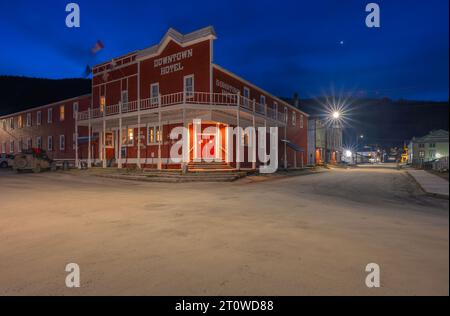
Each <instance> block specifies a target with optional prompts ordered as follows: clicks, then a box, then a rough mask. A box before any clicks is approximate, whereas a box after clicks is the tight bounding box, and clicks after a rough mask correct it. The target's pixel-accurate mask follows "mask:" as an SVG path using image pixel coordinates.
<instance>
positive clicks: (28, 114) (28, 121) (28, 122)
mask: <svg viewBox="0 0 450 316" xmlns="http://www.w3.org/2000/svg"><path fill="white" fill-rule="evenodd" d="M31 124H32V123H31V113H27V122H26V125H27V127H31Z"/></svg>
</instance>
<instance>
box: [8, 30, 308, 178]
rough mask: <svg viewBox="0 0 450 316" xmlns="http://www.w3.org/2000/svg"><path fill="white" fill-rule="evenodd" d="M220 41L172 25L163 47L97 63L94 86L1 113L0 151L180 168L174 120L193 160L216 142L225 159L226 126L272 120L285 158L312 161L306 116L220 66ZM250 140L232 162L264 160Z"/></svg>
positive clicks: (209, 33) (292, 162)
mask: <svg viewBox="0 0 450 316" xmlns="http://www.w3.org/2000/svg"><path fill="white" fill-rule="evenodd" d="M215 40H216V34H215V32H214V29H213V28H212V27H207V28H204V29H200V30H198V31H195V32H192V33H189V34H186V35H183V34H180V33H179V32H177V31H175V30H174V29H169V31H168V32H167V33H166V34H165V36H164V37H163V39H162V40H161V42H160V43H159V44H157V45H155V46H152V47H149V48H146V49H143V50H139V51H135V52H132V53H129V54H126V55H124V56H121V57H118V58H114V59H113V60H110V61H108V62H105V63H102V64H99V65H96V66H95V67H93V79H92V93H91V94H90V95H84V96H80V97H76V98H73V99H69V100H63V101H60V102H57V103H54V104H49V105H45V106H40V107H37V108H34V109H30V110H27V111H23V112H19V113H14V114H10V115H6V116H3V117H0V124H1V126H0V144H1V151H2V153H17V152H18V151H20V150H21V149H23V148H30V147H41V148H43V149H45V150H47V152H48V155H49V156H50V157H51V158H53V159H55V160H68V161H69V162H71V163H73V164H74V165H78V162H80V161H83V162H86V163H87V164H88V165H89V166H91V165H98V166H102V167H107V166H114V167H119V168H121V167H123V166H128V165H135V166H137V167H149V168H150V167H151V168H163V169H164V168H180V164H179V163H174V162H172V161H171V159H170V156H169V152H170V148H171V146H172V144H173V143H174V142H175V141H176V140H171V139H170V136H169V134H170V131H171V130H172V128H174V127H176V126H184V127H186V128H188V129H189V159H190V160H191V161H198V160H201V157H199V155H200V156H201V149H203V148H204V146H206V145H207V144H210V143H211V142H214V144H215V146H214V147H213V149H212V150H213V152H210V154H212V155H214V156H215V158H216V159H217V160H226V158H225V157H227V152H228V151H229V150H230V148H229V143H230V141H229V140H228V137H227V135H226V133H225V128H226V127H227V126H230V127H236V126H240V127H243V128H246V127H249V126H253V127H261V126H266V127H278V128H279V146H278V148H279V159H278V161H279V165H280V167H295V166H301V165H303V164H306V163H307V157H308V154H307V152H306V150H307V130H308V128H307V124H308V115H307V114H305V113H304V112H302V111H300V110H299V109H297V108H295V107H294V106H292V105H290V104H288V103H286V102H284V101H282V100H280V99H279V98H277V97H275V96H273V95H271V94H270V93H268V92H266V91H264V90H263V89H261V88H258V87H256V86H255V85H253V84H252V83H250V82H248V81H246V80H244V79H242V78H240V77H238V76H237V75H235V74H233V73H231V72H230V71H228V70H225V69H223V68H222V67H220V66H218V65H216V64H215V63H214V62H213V56H214V54H213V48H214V45H213V44H214V41H215ZM194 120H201V122H202V123H201V126H198V124H193V122H194ZM207 127H216V128H215V129H214V132H212V133H211V132H210V130H211V129H208V130H209V132H208V133H205V132H204V131H205V128H207ZM76 135H78V137H76ZM195 135H197V137H196V136H195ZM233 137H234V139H233V144H236V141H235V138H236V136H233ZM245 137H246V136H243V139H244V142H245V141H247V142H248V139H247V140H246V139H245ZM244 148H245V149H244V151H245V155H244V157H245V159H246V160H245V162H241V163H235V162H234V161H236V160H235V159H233V161H225V162H227V163H229V164H230V165H232V166H234V167H238V168H256V166H257V165H259V163H258V162H257V163H250V162H248V160H247V158H248V153H247V147H244ZM235 151H236V150H234V152H235ZM235 156H236V154H234V157H235Z"/></svg>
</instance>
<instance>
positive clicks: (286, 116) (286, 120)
mask: <svg viewBox="0 0 450 316" xmlns="http://www.w3.org/2000/svg"><path fill="white" fill-rule="evenodd" d="M284 121H285V122H286V123H287V122H288V109H287V107H284Z"/></svg>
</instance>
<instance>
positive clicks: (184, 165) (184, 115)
mask: <svg viewBox="0 0 450 316" xmlns="http://www.w3.org/2000/svg"><path fill="white" fill-rule="evenodd" d="M182 115H183V117H182V120H183V128H185V129H188V128H189V126H186V125H187V124H186V107H184V106H183V114H182ZM185 136H186V137H187V138H188V139H187V140H186V139H183V142H186V141H187V144H188V146H187V151H188V152H187V153H186V152H184V148H183V150H182V153H183V154H182V157H183V161H182V162H181V170H185V167H186V164H187V163H188V160H189V133H186V135H184V134H183V135H182V137H185ZM183 172H184V171H183Z"/></svg>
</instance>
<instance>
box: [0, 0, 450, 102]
mask: <svg viewBox="0 0 450 316" xmlns="http://www.w3.org/2000/svg"><path fill="white" fill-rule="evenodd" d="M69 2H71V1H63V0H52V1H44V0H39V1H31V0H30V1H21V0H15V1H2V2H1V3H0V37H1V39H2V46H1V50H0V74H2V75H23V76H33V77H43V78H71V77H81V76H82V73H83V70H84V68H85V66H86V65H87V64H91V65H92V64H96V63H98V62H102V61H105V60H107V59H110V58H112V57H116V56H119V55H121V54H124V53H127V52H130V51H133V50H137V49H142V48H145V47H148V46H151V45H153V44H156V43H157V42H159V40H160V39H161V37H162V36H163V35H164V33H165V32H166V31H167V29H168V28H169V27H174V28H175V29H177V30H179V31H180V32H182V33H187V32H190V31H193V30H196V29H198V28H201V27H204V26H207V25H213V26H214V27H215V29H216V32H217V35H218V40H217V41H216V42H215V56H214V58H215V62H216V63H217V64H219V65H221V66H224V67H225V68H228V69H229V70H231V71H233V72H235V73H236V74H238V75H240V76H242V77H244V78H246V79H248V80H250V81H252V82H254V83H255V84H257V85H259V86H261V87H262V88H265V89H267V90H269V91H271V92H273V93H274V94H277V95H280V96H291V95H292V94H293V93H294V92H295V91H297V92H299V93H300V96H301V97H303V98H307V97H314V96H319V95H322V94H330V92H332V91H339V92H340V93H344V94H347V93H353V94H355V95H360V96H369V97H384V96H387V97H391V98H394V99H397V98H406V99H427V100H448V95H449V94H448V84H449V79H448V69H449V63H448V54H449V45H448V36H449V34H448V33H449V25H448V11H449V8H448V1H447V0H428V1H421V0H402V1H395V0H383V1H380V0H378V1H373V2H377V3H378V4H379V5H380V7H381V28H380V29H369V28H367V27H366V26H365V17H366V14H367V13H366V12H365V5H366V4H367V3H369V2H372V1H362V0H345V1H342V0H334V1H330V0H317V1H306V0H305V1H283V0H278V1H273V0H271V1H265V0H258V1H256V0H255V1H253V0H252V1H250V0H249V1H243V0H241V1H226V0H223V1H212V0H208V1H195V0H190V1H187V0H185V1H177V0H171V1H149V0H148V1H136V0H127V1H114V0H109V1H94V0H78V1H73V2H76V3H78V4H79V5H80V9H81V28H79V29H69V28H67V27H66V26H65V18H66V14H67V13H66V12H65V6H66V4H67V3H69ZM97 39H100V40H102V41H103V42H104V44H105V49H104V50H103V51H101V52H100V53H99V54H98V55H97V56H95V57H93V56H91V55H90V53H89V49H90V47H92V46H93V44H94V43H95V41H96V40H97ZM341 41H343V44H341Z"/></svg>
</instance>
